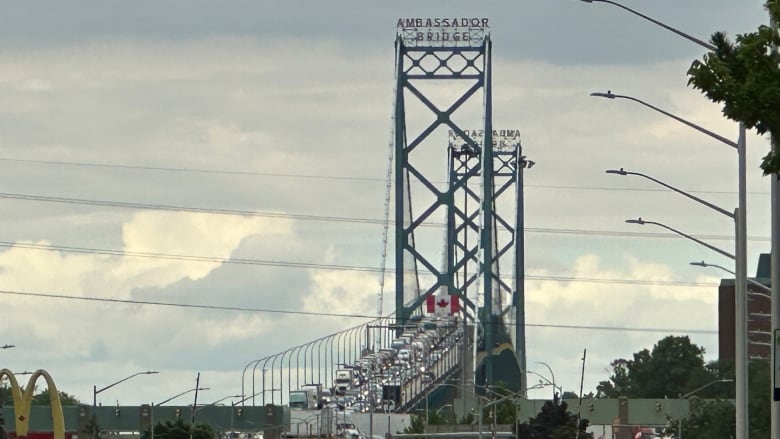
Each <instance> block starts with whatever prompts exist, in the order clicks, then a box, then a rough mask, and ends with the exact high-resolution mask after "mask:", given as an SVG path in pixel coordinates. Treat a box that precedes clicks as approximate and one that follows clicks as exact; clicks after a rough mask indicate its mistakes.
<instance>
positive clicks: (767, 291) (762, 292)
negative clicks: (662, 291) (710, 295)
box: [690, 261, 772, 299]
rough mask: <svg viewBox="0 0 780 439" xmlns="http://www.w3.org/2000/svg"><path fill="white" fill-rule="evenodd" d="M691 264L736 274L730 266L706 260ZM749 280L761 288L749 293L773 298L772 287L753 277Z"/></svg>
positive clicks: (748, 280) (748, 279)
mask: <svg viewBox="0 0 780 439" xmlns="http://www.w3.org/2000/svg"><path fill="white" fill-rule="evenodd" d="M690 264H691V265H695V266H697V267H705V268H706V267H714V268H719V269H721V270H723V271H725V272H726V273H730V274H734V272H733V271H732V270H729V269H728V268H726V267H723V266H720V265H718V264H710V263H708V262H704V261H701V262H691V263H690ZM747 282H748V283H749V284H751V285H753V286H754V287H756V288H757V289H759V290H760V291H759V292H757V291H748V292H747V294H748V295H758V296H761V297H765V298H767V299H771V298H772V289H771V288H769V287H768V286H766V285H764V284H762V283H761V282H758V281H756V280H755V279H751V278H747Z"/></svg>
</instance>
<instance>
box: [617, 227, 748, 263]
mask: <svg viewBox="0 0 780 439" xmlns="http://www.w3.org/2000/svg"><path fill="white" fill-rule="evenodd" d="M626 223H628V224H639V225H642V226H643V225H645V224H652V225H655V226H659V227H663V228H664V229H666V230H669V231H670V232H674V233H676V234H678V235H680V236H682V237H684V238H688V239H690V240H691V241H694V242H696V243H697V244H701V245H703V246H705V247H707V248H708V249H710V250H712V251H714V252H717V253H720V254H721V255H723V256H725V257H727V258H730V259H734V255H732V254H731V253H729V252H727V251H725V250H722V249H719V248H718V247H715V246H714V245H712V244H708V243H706V242H704V241H702V240H701V239H698V238H696V237H693V236H691V235H689V234H687V233H684V232H681V231H679V230H677V229H674V228H672V227H669V226H667V225H666V224H663V223H659V222H656V221H647V220H643V219H642V217H639V218H637V219H627V220H626Z"/></svg>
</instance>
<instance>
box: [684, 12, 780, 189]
mask: <svg viewBox="0 0 780 439" xmlns="http://www.w3.org/2000/svg"><path fill="white" fill-rule="evenodd" d="M765 7H766V9H767V10H768V11H769V14H770V16H771V17H772V19H773V21H774V22H775V23H778V22H780V0H768V1H767V3H766V4H765ZM710 41H711V43H712V44H713V45H714V46H715V50H713V51H711V52H709V53H707V54H705V55H704V56H702V59H701V60H695V61H694V62H693V63H692V64H691V67H690V69H689V70H688V85H691V86H693V88H695V89H698V90H700V91H701V92H702V93H704V95H705V96H707V98H709V99H710V100H711V101H713V102H716V103H722V104H723V114H724V115H725V116H726V117H727V118H729V119H731V120H734V121H737V122H741V123H743V124H745V127H746V128H755V129H756V131H757V132H758V133H759V134H765V133H769V134H770V135H771V137H772V140H771V141H772V146H773V150H772V151H770V152H769V153H768V154H767V155H766V156H765V157H764V158H763V160H762V162H761V168H762V169H763V171H764V175H769V174H775V175H776V176H777V177H778V178H780V152H779V151H778V150H780V65H779V63H780V55H778V53H777V50H776V48H777V46H778V45H780V37H778V34H777V32H775V31H773V30H772V28H771V27H769V26H765V25H762V26H760V27H759V28H758V30H756V31H755V32H748V33H744V34H739V35H737V36H736V38H735V42H734V43H732V42H731V41H730V40H729V39H728V38H727V37H726V35H725V34H724V33H723V32H716V33H715V34H713V35H712V38H711V40H710Z"/></svg>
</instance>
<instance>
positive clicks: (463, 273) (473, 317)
mask: <svg viewBox="0 0 780 439" xmlns="http://www.w3.org/2000/svg"><path fill="white" fill-rule="evenodd" d="M492 99H493V90H492V58H491V39H490V32H489V25H488V19H486V18H470V19H466V18H449V19H445V18H429V19H426V18H416V19H400V20H399V21H398V23H397V34H396V51H395V102H394V105H395V108H394V133H393V143H394V150H393V154H394V157H395V160H394V171H393V177H394V178H393V185H394V191H393V194H394V197H393V198H394V200H395V212H394V217H395V218H394V219H395V222H394V224H395V229H394V231H395V267H396V268H395V269H396V272H395V288H396V296H395V299H396V300H395V303H396V305H395V306H396V309H395V311H396V323H397V325H399V327H402V326H403V325H406V324H407V323H409V321H410V320H411V319H413V318H414V317H415V316H418V315H419V314H422V312H423V306H422V305H423V304H424V303H425V301H426V300H427V299H428V297H429V296H431V295H450V298H452V296H457V297H458V300H459V303H461V304H463V306H462V307H461V308H462V309H461V313H462V317H463V320H464V321H466V320H468V321H469V322H471V323H470V324H472V325H473V326H471V328H473V329H475V331H474V333H473V334H474V337H473V341H474V346H475V349H474V352H473V358H472V359H471V361H472V362H473V372H474V377H473V379H474V384H475V385H480V386H485V385H492V384H494V383H496V382H498V381H501V382H503V383H504V385H507V386H509V387H512V388H513V390H515V391H524V390H525V389H526V379H525V373H524V371H525V311H524V290H523V280H524V268H523V266H524V255H523V248H524V243H523V191H522V181H523V180H522V175H523V170H524V169H525V168H529V167H530V166H532V165H533V162H531V161H529V160H526V158H525V156H523V155H522V148H521V145H520V137H519V131H518V130H515V129H511V130H508V129H495V128H494V127H493V114H492V107H493V101H492ZM450 302H451V301H450Z"/></svg>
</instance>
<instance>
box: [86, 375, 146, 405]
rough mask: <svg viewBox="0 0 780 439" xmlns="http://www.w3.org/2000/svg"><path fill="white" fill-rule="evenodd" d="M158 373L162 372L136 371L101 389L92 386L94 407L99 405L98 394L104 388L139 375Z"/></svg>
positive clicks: (106, 388)
mask: <svg viewBox="0 0 780 439" xmlns="http://www.w3.org/2000/svg"><path fill="white" fill-rule="evenodd" d="M156 373H160V372H158V371H156V370H147V371H146V372H136V373H134V374H132V375H130V376H127V377H125V378H122V379H121V380H119V381H117V382H115V383H112V384H109V385H107V386H106V387H103V388H100V389H98V388H97V386H92V407H93V408H94V407H97V395H98V393H101V392H103V391H104V390H108V389H110V388H112V387H114V386H116V385H117V384H120V383H124V382H125V381H127V380H129V379H130V378H134V377H137V376H138V375H152V374H156Z"/></svg>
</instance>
